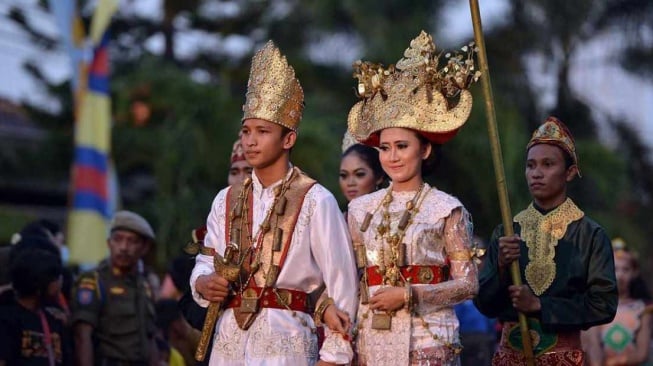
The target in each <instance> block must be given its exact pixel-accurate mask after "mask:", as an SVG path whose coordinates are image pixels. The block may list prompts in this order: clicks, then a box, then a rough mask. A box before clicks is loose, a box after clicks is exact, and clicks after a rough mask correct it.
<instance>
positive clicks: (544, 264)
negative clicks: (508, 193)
mask: <svg viewBox="0 0 653 366" xmlns="http://www.w3.org/2000/svg"><path fill="white" fill-rule="evenodd" d="M584 215H585V214H584V213H583V211H581V210H580V209H579V208H578V207H577V206H576V205H575V204H574V202H573V201H572V200H571V199H569V198H567V199H566V200H565V202H563V203H562V204H561V205H560V206H558V207H556V208H555V209H554V210H553V211H551V212H549V213H547V214H546V215H542V214H541V213H540V212H539V211H538V210H537V209H536V208H535V207H533V204H532V203H531V204H530V205H529V206H528V208H527V209H525V210H524V211H522V212H520V213H518V214H517V216H515V218H514V221H515V222H517V223H519V226H521V237H522V240H524V242H526V246H527V247H528V264H527V265H526V271H525V275H526V282H528V284H529V285H530V287H531V288H532V289H533V292H534V293H535V295H537V296H540V295H542V294H543V293H544V291H546V290H547V289H548V288H549V286H551V284H552V283H553V279H554V278H555V276H556V265H555V262H554V258H555V247H556V245H558V240H560V239H562V237H563V236H565V233H566V232H567V226H569V224H571V223H572V222H574V221H577V220H580V219H581V218H582V217H583V216H584Z"/></svg>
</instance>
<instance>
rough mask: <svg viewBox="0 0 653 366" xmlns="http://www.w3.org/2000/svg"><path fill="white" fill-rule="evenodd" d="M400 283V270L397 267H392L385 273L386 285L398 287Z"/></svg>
mask: <svg viewBox="0 0 653 366" xmlns="http://www.w3.org/2000/svg"><path fill="white" fill-rule="evenodd" d="M398 281H399V268H397V266H394V265H393V266H392V267H390V268H388V270H387V271H386V273H385V282H386V285H390V286H396V285H397V282H398Z"/></svg>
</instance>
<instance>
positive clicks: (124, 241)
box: [107, 229, 147, 271]
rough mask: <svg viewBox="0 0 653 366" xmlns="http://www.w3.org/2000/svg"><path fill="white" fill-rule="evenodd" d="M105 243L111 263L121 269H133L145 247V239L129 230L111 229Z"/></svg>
mask: <svg viewBox="0 0 653 366" xmlns="http://www.w3.org/2000/svg"><path fill="white" fill-rule="evenodd" d="M107 243H108V245H109V251H110V255H111V264H112V265H113V266H115V267H118V268H120V269H121V270H123V271H129V270H131V269H133V268H134V266H136V263H138V260H139V259H140V258H141V256H142V255H143V254H145V249H146V248H147V241H146V239H145V238H144V237H142V236H140V235H138V234H136V233H134V232H132V231H129V230H120V229H118V230H114V231H112V232H111V235H110V236H109V239H108V240H107Z"/></svg>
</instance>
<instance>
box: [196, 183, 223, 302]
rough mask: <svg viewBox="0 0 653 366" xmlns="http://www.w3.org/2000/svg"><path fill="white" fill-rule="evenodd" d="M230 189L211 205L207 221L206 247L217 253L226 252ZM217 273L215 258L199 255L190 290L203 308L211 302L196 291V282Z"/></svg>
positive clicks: (218, 195) (219, 194)
mask: <svg viewBox="0 0 653 366" xmlns="http://www.w3.org/2000/svg"><path fill="white" fill-rule="evenodd" d="M228 190H229V188H225V189H223V190H222V191H220V192H219V193H218V194H217V195H216V197H215V199H214V200H213V204H212V205H211V212H210V213H209V217H208V218H207V220H206V230H207V233H206V237H205V238H204V246H205V247H207V248H212V249H214V250H215V252H216V253H223V252H224V247H225V245H224V227H225V205H226V197H227V192H228ZM214 271H215V268H214V267H213V257H212V256H208V255H204V254H198V255H197V256H196V257H195V267H194V268H193V272H192V273H191V276H190V288H191V291H192V293H193V300H195V302H196V303H197V304H198V305H199V306H202V307H207V306H209V301H208V300H205V299H204V298H202V297H201V296H200V294H199V293H198V292H197V290H196V289H195V282H196V281H197V278H198V277H200V276H203V275H208V274H211V273H213V272H214Z"/></svg>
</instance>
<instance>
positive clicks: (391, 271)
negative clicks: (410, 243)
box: [376, 182, 426, 286]
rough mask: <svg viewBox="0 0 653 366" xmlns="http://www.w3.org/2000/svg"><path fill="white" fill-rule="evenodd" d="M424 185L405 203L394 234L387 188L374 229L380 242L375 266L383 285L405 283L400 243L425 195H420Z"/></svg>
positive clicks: (404, 255)
mask: <svg viewBox="0 0 653 366" xmlns="http://www.w3.org/2000/svg"><path fill="white" fill-rule="evenodd" d="M425 185H426V184H425V183H424V182H422V184H421V185H420V187H419V189H418V190H417V192H416V193H415V196H413V198H412V199H411V200H410V201H408V202H406V209H405V210H404V212H403V214H402V215H401V219H400V220H399V224H398V225H397V230H396V231H395V232H394V233H391V227H390V226H391V225H390V203H391V202H392V200H393V197H392V187H388V192H387V193H386V195H385V197H383V200H382V201H381V206H382V207H383V211H382V213H381V223H380V224H379V225H378V226H377V228H376V231H377V235H376V239H377V240H379V239H380V241H381V248H380V250H379V259H378V263H377V265H378V268H379V274H381V275H382V276H383V283H384V284H387V285H390V286H396V285H397V283H398V282H399V280H400V279H401V280H402V281H403V282H405V278H401V277H403V276H402V274H401V270H400V268H401V267H403V266H405V265H406V244H405V243H402V240H403V238H404V236H405V235H406V229H407V228H408V227H409V226H410V224H412V222H413V218H414V217H415V214H417V212H418V211H419V206H420V205H421V203H422V202H423V201H424V197H426V195H422V192H423V191H424V187H425ZM386 244H387V246H388V249H389V255H388V258H386V254H385V248H386Z"/></svg>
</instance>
